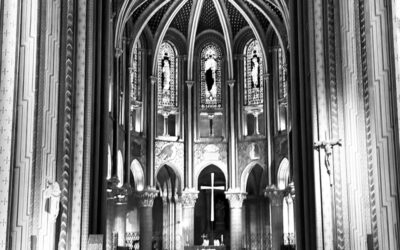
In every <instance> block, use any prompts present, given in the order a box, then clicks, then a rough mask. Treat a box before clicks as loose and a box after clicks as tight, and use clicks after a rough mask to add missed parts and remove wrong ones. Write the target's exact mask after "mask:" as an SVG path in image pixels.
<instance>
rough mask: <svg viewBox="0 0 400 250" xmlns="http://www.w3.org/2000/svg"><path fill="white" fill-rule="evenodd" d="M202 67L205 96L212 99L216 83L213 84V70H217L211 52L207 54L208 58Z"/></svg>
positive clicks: (214, 94)
mask: <svg viewBox="0 0 400 250" xmlns="http://www.w3.org/2000/svg"><path fill="white" fill-rule="evenodd" d="M204 69H205V75H206V84H207V92H206V97H207V98H209V99H210V100H212V99H214V98H215V97H216V95H217V85H216V84H215V80H216V79H215V72H216V70H217V62H216V61H215V59H214V57H213V55H212V54H209V55H208V58H207V60H206V61H205V63H204Z"/></svg>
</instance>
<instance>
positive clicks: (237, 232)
mask: <svg viewBox="0 0 400 250" xmlns="http://www.w3.org/2000/svg"><path fill="white" fill-rule="evenodd" d="M225 195H226V199H228V200H229V207H230V210H231V211H230V214H231V215H230V221H231V236H230V241H231V250H240V249H242V240H243V235H244V233H243V232H244V230H243V225H242V207H243V200H244V199H245V198H246V194H245V193H242V192H240V191H234V190H228V191H226V192H225Z"/></svg>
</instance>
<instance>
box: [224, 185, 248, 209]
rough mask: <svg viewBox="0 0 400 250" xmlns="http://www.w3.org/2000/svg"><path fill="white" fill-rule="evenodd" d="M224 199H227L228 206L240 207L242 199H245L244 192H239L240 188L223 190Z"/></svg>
mask: <svg viewBox="0 0 400 250" xmlns="http://www.w3.org/2000/svg"><path fill="white" fill-rule="evenodd" d="M225 196H226V199H228V200H229V206H230V208H241V207H242V205H243V201H244V199H246V193H243V192H241V191H240V190H236V189H235V190H233V189H229V190H228V191H226V192H225Z"/></svg>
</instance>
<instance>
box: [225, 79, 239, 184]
mask: <svg viewBox="0 0 400 250" xmlns="http://www.w3.org/2000/svg"><path fill="white" fill-rule="evenodd" d="M227 82H228V86H229V105H228V107H229V108H228V110H229V149H228V152H229V162H228V164H229V169H230V170H231V172H230V183H229V187H232V188H235V187H236V178H237V176H236V129H235V126H236V121H235V90H234V87H235V80H229V81H227Z"/></svg>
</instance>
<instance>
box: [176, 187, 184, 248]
mask: <svg viewBox="0 0 400 250" xmlns="http://www.w3.org/2000/svg"><path fill="white" fill-rule="evenodd" d="M175 209H176V216H175V218H176V220H175V222H174V223H175V228H176V229H175V249H176V250H183V247H184V245H183V243H184V240H183V238H182V237H183V234H182V197H180V196H179V195H178V194H177V193H176V192H175Z"/></svg>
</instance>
